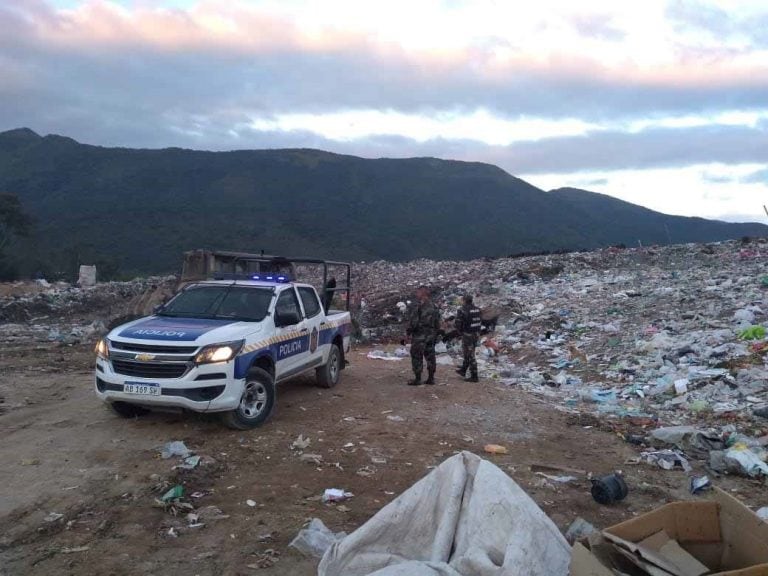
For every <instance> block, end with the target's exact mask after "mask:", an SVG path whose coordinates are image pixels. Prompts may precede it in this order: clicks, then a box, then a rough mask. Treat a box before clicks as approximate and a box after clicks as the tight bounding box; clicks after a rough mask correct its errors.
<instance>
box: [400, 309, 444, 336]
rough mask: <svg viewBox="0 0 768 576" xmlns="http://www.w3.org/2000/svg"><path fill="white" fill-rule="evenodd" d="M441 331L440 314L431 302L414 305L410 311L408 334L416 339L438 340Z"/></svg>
mask: <svg viewBox="0 0 768 576" xmlns="http://www.w3.org/2000/svg"><path fill="white" fill-rule="evenodd" d="M439 331H440V312H439V311H438V310H437V308H436V307H435V305H434V304H432V302H431V301H429V300H428V301H426V302H424V303H423V304H422V303H420V302H416V303H414V304H413V305H412V306H411V308H410V309H409V310H408V320H407V327H406V332H407V333H408V334H410V335H411V336H414V337H416V338H427V339H434V338H437V333H438V332H439Z"/></svg>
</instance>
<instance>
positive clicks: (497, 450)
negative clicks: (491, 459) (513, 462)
mask: <svg viewBox="0 0 768 576" xmlns="http://www.w3.org/2000/svg"><path fill="white" fill-rule="evenodd" d="M483 450H485V451H486V452H487V453H488V454H509V450H507V448H506V447H505V446H501V445H499V444H486V445H485V446H483Z"/></svg>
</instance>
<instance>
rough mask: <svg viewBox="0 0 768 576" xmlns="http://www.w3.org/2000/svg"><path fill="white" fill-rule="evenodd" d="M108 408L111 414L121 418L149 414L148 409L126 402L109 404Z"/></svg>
mask: <svg viewBox="0 0 768 576" xmlns="http://www.w3.org/2000/svg"><path fill="white" fill-rule="evenodd" d="M109 407H110V408H111V410H112V412H114V413H115V414H117V415H118V416H121V417H122V418H137V417H139V416H144V415H146V414H149V409H147V408H144V407H143V406H136V404H130V403H128V402H110V403H109Z"/></svg>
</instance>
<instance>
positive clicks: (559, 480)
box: [536, 472, 578, 484]
mask: <svg viewBox="0 0 768 576" xmlns="http://www.w3.org/2000/svg"><path fill="white" fill-rule="evenodd" d="M536 476H541V477H542V478H546V479H547V480H552V481H553V482H557V483H558V484H568V482H573V481H574V480H578V478H576V476H552V475H551V474H545V473H544V472H536Z"/></svg>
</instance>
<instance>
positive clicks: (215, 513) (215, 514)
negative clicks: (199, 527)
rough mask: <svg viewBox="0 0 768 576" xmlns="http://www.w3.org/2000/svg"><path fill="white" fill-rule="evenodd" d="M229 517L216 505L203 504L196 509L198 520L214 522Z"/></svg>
mask: <svg viewBox="0 0 768 576" xmlns="http://www.w3.org/2000/svg"><path fill="white" fill-rule="evenodd" d="M227 518H229V516H228V515H227V514H224V513H223V512H222V511H221V510H220V509H219V508H217V507H216V506H205V507H203V508H200V509H198V510H197V519H198V521H200V522H216V521H217V520H226V519H227Z"/></svg>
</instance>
